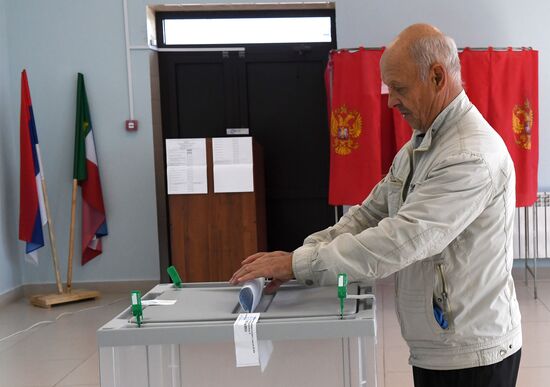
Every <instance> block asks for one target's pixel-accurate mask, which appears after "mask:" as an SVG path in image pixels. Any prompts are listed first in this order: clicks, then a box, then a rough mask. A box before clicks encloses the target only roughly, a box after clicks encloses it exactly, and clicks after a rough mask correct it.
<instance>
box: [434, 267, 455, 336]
mask: <svg viewBox="0 0 550 387" xmlns="http://www.w3.org/2000/svg"><path fill="white" fill-rule="evenodd" d="M436 266H437V271H438V272H439V278H440V280H441V288H442V289H441V302H442V304H443V305H442V306H443V316H444V317H445V320H447V323H448V324H449V326H448V328H447V329H450V328H451V327H452V326H453V322H452V320H453V319H452V315H453V313H452V310H451V305H450V302H449V293H448V292H447V281H445V274H444V273H443V264H442V263H438V264H437V265H436Z"/></svg>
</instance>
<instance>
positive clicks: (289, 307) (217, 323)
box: [97, 281, 376, 387]
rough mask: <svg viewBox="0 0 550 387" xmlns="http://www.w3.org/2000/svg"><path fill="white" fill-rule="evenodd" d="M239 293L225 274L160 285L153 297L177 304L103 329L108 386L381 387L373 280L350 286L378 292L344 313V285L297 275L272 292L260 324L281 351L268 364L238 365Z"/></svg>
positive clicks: (127, 314)
mask: <svg viewBox="0 0 550 387" xmlns="http://www.w3.org/2000/svg"><path fill="white" fill-rule="evenodd" d="M239 291H240V287H237V286H231V285H229V284H227V283H217V282H208V283H189V284H184V285H183V287H181V288H176V287H174V285H172V284H159V285H157V286H155V287H154V288H153V289H151V291H149V292H148V293H147V294H145V295H144V296H143V298H142V299H143V300H144V301H145V300H176V303H175V304H173V305H169V306H145V307H144V309H143V319H142V323H141V326H140V327H138V325H137V323H136V320H135V318H134V317H133V316H132V310H131V307H128V308H127V309H126V310H124V311H123V312H122V313H120V314H119V315H118V316H116V317H115V318H113V319H112V320H111V321H109V322H108V323H107V324H105V325H104V326H103V327H101V328H100V329H99V330H98V331H97V339H98V345H99V363H100V378H101V386H102V387H125V386H128V387H180V386H193V387H201V386H224V387H232V386H235V387H237V386H238V387H249V386H250V387H252V386H254V387H259V386H262V387H265V386H273V387H275V386H285V387H288V386H329V387H337V386H343V387H351V386H362V387H364V386H367V387H375V386H376V313H375V306H376V302H375V298H374V288H373V286H372V284H369V283H364V284H350V285H349V286H348V294H349V295H365V294H371V295H372V297H368V296H367V297H368V298H363V299H346V300H345V302H344V308H343V315H342V314H341V308H340V300H339V298H338V296H337V288H336V286H327V287H313V288H312V287H305V286H302V285H300V284H298V283H296V282H293V281H291V282H289V283H287V284H285V285H283V286H282V287H281V288H280V289H279V290H278V292H277V293H276V294H275V295H269V296H268V295H264V296H263V297H262V300H261V302H260V304H259V305H258V307H257V308H256V312H259V313H260V318H259V320H258V322H257V325H256V332H257V338H258V340H259V341H270V342H271V344H272V352H271V355H270V357H269V362H268V363H267V366H266V367H265V368H264V370H263V371H262V370H261V369H260V367H240V368H237V367H236V355H235V344H234V331H233V324H234V322H235V320H236V319H237V317H238V315H239V314H240V313H242V312H243V311H242V309H241V308H240V305H239V303H238V294H239ZM128 299H129V300H130V297H128ZM260 349H261V347H260ZM260 355H261V354H260Z"/></svg>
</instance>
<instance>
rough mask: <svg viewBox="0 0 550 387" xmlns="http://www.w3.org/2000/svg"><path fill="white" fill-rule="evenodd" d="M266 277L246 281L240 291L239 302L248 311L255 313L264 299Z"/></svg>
mask: <svg viewBox="0 0 550 387" xmlns="http://www.w3.org/2000/svg"><path fill="white" fill-rule="evenodd" d="M264 283H265V280H264V278H263V277H262V278H256V279H253V280H250V281H246V282H245V283H244V284H243V286H242V288H241V291H240V292H239V304H241V308H243V310H244V311H245V312H246V313H253V312H254V311H255V310H256V307H257V306H258V304H259V303H260V300H261V299H262V293H263V290H264Z"/></svg>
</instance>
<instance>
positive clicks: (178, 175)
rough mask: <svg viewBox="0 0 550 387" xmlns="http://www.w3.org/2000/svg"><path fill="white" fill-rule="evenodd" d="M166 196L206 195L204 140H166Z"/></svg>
mask: <svg viewBox="0 0 550 387" xmlns="http://www.w3.org/2000/svg"><path fill="white" fill-rule="evenodd" d="M166 178H167V181H168V195H177V194H205V193H208V184H207V179H206V139H204V138H171V139H166Z"/></svg>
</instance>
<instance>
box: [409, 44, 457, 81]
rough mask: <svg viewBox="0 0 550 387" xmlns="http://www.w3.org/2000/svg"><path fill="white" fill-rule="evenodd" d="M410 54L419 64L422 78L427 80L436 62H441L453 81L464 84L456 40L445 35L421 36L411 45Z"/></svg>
mask: <svg viewBox="0 0 550 387" xmlns="http://www.w3.org/2000/svg"><path fill="white" fill-rule="evenodd" d="M409 54H410V56H411V58H412V59H413V60H414V61H415V62H416V65H417V66H418V72H419V76H420V79H421V80H422V81H426V79H428V72H429V70H430V67H431V66H432V65H433V64H434V63H436V62H437V63H441V64H442V65H443V66H444V67H445V69H446V70H447V72H448V73H449V76H450V78H451V80H452V81H453V82H456V84H458V85H460V84H462V81H461V76H460V60H459V59H458V50H457V48H456V43H455V41H454V40H453V39H452V38H451V37H449V36H445V35H435V36H427V37H423V38H420V39H418V40H416V41H414V42H413V43H412V44H411V46H410V47H409Z"/></svg>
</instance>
